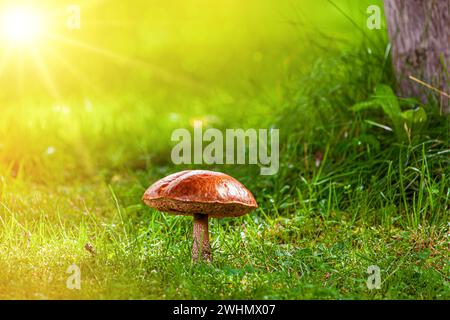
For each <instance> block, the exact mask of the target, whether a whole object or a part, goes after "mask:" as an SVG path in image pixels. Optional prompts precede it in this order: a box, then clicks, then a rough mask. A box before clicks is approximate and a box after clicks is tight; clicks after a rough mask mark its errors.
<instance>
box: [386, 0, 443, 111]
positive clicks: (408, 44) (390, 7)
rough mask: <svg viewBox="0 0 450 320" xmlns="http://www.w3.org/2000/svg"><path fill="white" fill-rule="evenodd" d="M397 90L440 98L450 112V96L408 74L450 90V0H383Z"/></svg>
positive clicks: (438, 87)
mask: <svg viewBox="0 0 450 320" xmlns="http://www.w3.org/2000/svg"><path fill="white" fill-rule="evenodd" d="M384 7H385V15H386V20H387V25H388V31H389V37H390V40H391V45H392V60H393V61H392V62H393V65H394V69H395V71H396V73H397V80H398V91H399V94H400V95H401V96H404V97H417V98H419V99H420V100H421V101H422V102H424V103H426V102H430V99H437V102H438V103H439V105H440V106H441V111H444V112H446V113H448V112H450V99H449V98H448V97H446V96H445V95H443V94H439V93H437V92H436V91H433V90H430V89H429V88H427V87H426V86H423V85H421V84H419V83H417V82H415V81H413V80H411V79H410V78H409V77H410V76H413V77H415V78H417V79H420V80H421V81H423V82H425V83H428V84H429V85H431V86H433V87H434V88H436V89H438V90H440V91H443V92H445V93H447V94H449V93H450V85H449V83H450V81H449V70H450V0H384Z"/></svg>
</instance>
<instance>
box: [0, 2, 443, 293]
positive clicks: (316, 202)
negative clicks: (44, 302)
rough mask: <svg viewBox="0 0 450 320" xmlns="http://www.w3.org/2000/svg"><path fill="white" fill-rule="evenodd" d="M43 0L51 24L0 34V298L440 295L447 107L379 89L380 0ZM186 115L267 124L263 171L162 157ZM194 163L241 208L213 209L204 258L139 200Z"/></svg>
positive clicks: (384, 59)
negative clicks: (230, 180) (373, 281)
mask: <svg viewBox="0 0 450 320" xmlns="http://www.w3.org/2000/svg"><path fill="white" fill-rule="evenodd" d="M43 3H45V5H46V6H47V7H48V8H52V10H54V12H56V14H55V16H56V18H55V21H54V22H53V24H52V25H51V26H50V27H49V29H50V30H53V31H54V33H58V35H55V34H53V35H52V36H49V37H46V38H44V39H42V40H41V42H40V43H39V44H36V46H35V47H34V49H33V50H34V51H38V52H39V54H38V55H37V54H36V53H35V54H32V53H30V52H31V50H28V51H30V52H28V51H27V50H24V49H16V50H13V51H12V53H11V52H9V51H8V48H7V47H6V46H5V45H4V43H2V46H1V47H0V298H1V299H449V298H450V283H449V280H450V268H449V263H448V262H449V235H450V230H449V228H450V222H449V221H450V220H449V210H450V177H449V175H450V170H449V168H450V157H449V156H450V148H449V147H450V146H449V134H450V123H449V120H450V119H449V117H448V115H447V116H446V115H442V114H441V113H440V110H439V105H438V104H437V103H433V102H430V103H429V104H427V105H423V104H422V103H420V102H418V101H416V100H414V99H402V98H399V97H397V95H396V94H395V89H394V88H395V77H394V74H393V71H392V69H391V66H390V56H389V50H388V49H389V46H388V39H387V35H386V27H385V25H384V24H383V27H382V29H381V30H368V29H366V28H365V19H366V17H367V14H366V8H367V6H368V5H369V4H372V3H377V4H379V5H380V6H381V1H365V0H364V1H363V0H361V1H324V0H319V1H315V2H306V1H256V0H251V1H245V3H243V1H235V0H232V1H225V0H223V1H217V2H214V3H213V2H210V1H205V0H201V1H200V0H194V1H189V2H186V1H178V0H177V1H168V2H165V3H161V2H158V1H135V2H133V3H135V5H126V4H125V2H119V1H114V0H111V1H84V2H83V1H81V3H80V6H81V8H82V11H81V13H82V15H81V18H82V20H81V23H82V24H81V30H78V31H69V30H66V29H65V28H64V25H63V22H61V21H60V20H62V19H63V18H62V17H63V16H64V14H65V11H64V7H63V6H61V5H58V4H57V2H56V1H43ZM143 8H146V10H143ZM61 12H62V13H61ZM60 15H61V17H60ZM55 30H56V31H55ZM28 49H29V48H28ZM34 51H33V52H34ZM8 52H9V53H8ZM36 56H38V58H36ZM5 57H8V59H6V58H5ZM195 121H202V122H203V124H204V126H205V127H214V128H219V129H221V130H225V129H227V128H244V129H248V128H255V129H260V128H279V129H280V168H279V171H278V173H277V174H276V175H272V176H262V175H260V168H259V167H258V166H257V165H215V166H213V165H201V166H198V165H191V166H186V165H174V164H173V163H172V161H171V158H170V153H171V149H172V147H173V145H174V144H173V143H172V142H171V141H170V137H171V133H172V132H173V130H175V129H178V128H188V129H192V125H193V123H194V122H195ZM193 168H196V169H197V168H203V169H208V170H217V171H221V172H225V173H228V174H230V175H232V176H234V177H236V178H237V179H238V180H240V181H241V182H242V183H243V184H244V185H245V186H247V187H248V189H249V190H251V191H252V193H253V194H254V196H255V198H256V200H257V201H258V203H259V208H258V209H257V210H256V211H254V212H252V213H250V214H248V215H246V216H243V217H240V218H236V219H230V218H225V219H211V221H210V235H211V243H212V248H213V252H214V261H213V263H212V264H206V263H200V264H195V265H193V264H192V263H191V260H190V259H191V248H192V219H191V218H190V217H183V216H172V215H167V214H163V213H159V212H157V211H155V210H153V209H151V208H149V207H147V206H145V205H144V203H143V202H142V201H141V198H142V194H143V193H144V191H145V189H146V188H147V187H148V186H149V185H150V184H151V183H153V182H155V181H156V180H158V179H160V178H162V177H163V176H165V175H168V174H170V173H173V172H176V171H181V170H184V169H193ZM71 265H76V266H78V267H79V268H80V270H81V288H80V289H79V290H77V289H70V288H68V287H67V279H68V277H69V276H70V272H69V273H68V272H67V271H68V269H69V267H70V266H71ZM371 265H376V266H379V268H380V270H381V281H382V282H381V288H380V289H376V290H369V289H368V287H367V284H366V281H367V278H368V274H367V268H368V267H369V266H371Z"/></svg>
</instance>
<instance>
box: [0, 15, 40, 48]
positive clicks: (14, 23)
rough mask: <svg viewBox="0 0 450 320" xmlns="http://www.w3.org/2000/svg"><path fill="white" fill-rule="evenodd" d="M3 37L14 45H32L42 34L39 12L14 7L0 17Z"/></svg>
mask: <svg viewBox="0 0 450 320" xmlns="http://www.w3.org/2000/svg"><path fill="white" fill-rule="evenodd" d="M1 22H2V29H3V35H4V38H5V39H6V40H8V42H10V43H12V44H15V45H29V44H31V43H34V42H35V41H36V40H37V39H38V38H39V37H40V35H41V33H42V27H43V21H42V17H41V16H40V14H39V12H38V11H36V10H33V9H32V8H30V7H14V8H10V9H8V10H6V11H5V13H4V14H3V15H2V17H1Z"/></svg>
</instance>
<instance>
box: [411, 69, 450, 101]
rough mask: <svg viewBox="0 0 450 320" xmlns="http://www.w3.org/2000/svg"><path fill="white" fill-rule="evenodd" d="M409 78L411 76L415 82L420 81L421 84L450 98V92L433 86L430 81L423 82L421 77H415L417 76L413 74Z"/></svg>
mask: <svg viewBox="0 0 450 320" xmlns="http://www.w3.org/2000/svg"><path fill="white" fill-rule="evenodd" d="M409 78H410V79H411V80H413V81H415V82H417V83H419V84H421V85H423V86H425V87H427V88H428V89H431V90H433V91H436V92H438V93H440V94H441V95H443V96H444V97H447V98H449V99H450V95H449V94H448V93H445V92H444V91H441V90H439V89H437V88H435V87H433V86H432V85H430V84H428V83H426V82H423V81H422V80H419V79H417V78H415V77H413V76H411V75H410V76H409Z"/></svg>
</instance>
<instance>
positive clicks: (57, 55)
mask: <svg viewBox="0 0 450 320" xmlns="http://www.w3.org/2000/svg"><path fill="white" fill-rule="evenodd" d="M45 53H46V54H49V55H51V56H52V57H53V58H54V59H56V60H57V61H58V63H60V64H61V65H62V66H63V67H64V68H66V69H67V70H68V71H69V72H70V73H71V74H72V75H73V76H74V77H75V78H76V79H77V80H78V81H80V82H82V83H84V84H85V85H86V86H88V87H89V88H90V89H92V90H94V92H96V93H99V91H98V89H97V87H96V86H94V84H93V83H92V82H91V81H89V80H88V79H87V77H85V76H84V75H83V74H82V73H81V72H79V71H78V70H77V69H76V68H75V67H74V66H73V65H72V64H70V62H69V61H67V59H66V58H64V57H63V56H62V55H61V54H60V53H59V52H57V51H56V50H54V49H52V48H50V47H48V48H46V49H45Z"/></svg>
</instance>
